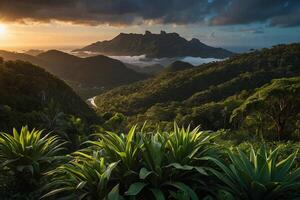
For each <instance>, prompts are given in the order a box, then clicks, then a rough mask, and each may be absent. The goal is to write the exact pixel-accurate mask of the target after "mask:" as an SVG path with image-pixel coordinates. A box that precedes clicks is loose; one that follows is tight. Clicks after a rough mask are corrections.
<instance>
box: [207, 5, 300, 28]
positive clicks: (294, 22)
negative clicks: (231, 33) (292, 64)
mask: <svg viewBox="0 0 300 200" xmlns="http://www.w3.org/2000/svg"><path fill="white" fill-rule="evenodd" d="M253 22H267V23H268V24H269V25H271V26H281V27H288V26H298V25H300V1H299V0H231V1H228V4H227V6H226V8H224V9H222V10H220V12H219V13H218V14H217V15H216V16H215V17H213V18H212V20H211V23H212V24H214V25H232V24H248V23H253Z"/></svg>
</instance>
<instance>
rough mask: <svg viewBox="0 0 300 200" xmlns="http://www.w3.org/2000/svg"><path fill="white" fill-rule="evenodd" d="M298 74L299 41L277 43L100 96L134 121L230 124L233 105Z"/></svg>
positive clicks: (104, 107)
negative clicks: (262, 87) (286, 43)
mask: <svg viewBox="0 0 300 200" xmlns="http://www.w3.org/2000/svg"><path fill="white" fill-rule="evenodd" d="M298 75H300V44H299V43H297V44H290V45H278V46H275V47H273V48H271V49H263V50H261V51H254V52H251V53H246V54H242V55H237V56H235V57H233V58H230V59H227V60H225V61H222V62H215V63H210V64H204V65H201V66H199V67H196V68H193V69H187V70H183V71H176V72H169V73H161V74H160V75H158V76H156V77H154V78H151V79H149V80H145V81H143V82H138V83H134V84H131V85H128V86H123V87H120V88H116V89H113V90H111V91H109V92H107V93H105V94H102V95H99V96H98V97H97V98H96V104H97V107H98V108H97V110H98V112H99V113H105V112H112V113H115V112H120V113H124V114H125V115H128V116H130V117H131V118H130V121H131V122H143V121H145V120H148V121H150V122H153V123H156V122H162V123H164V122H165V123H166V124H168V123H172V122H173V120H176V121H177V122H179V123H180V124H185V125H187V124H190V123H191V124H194V125H198V124H200V125H201V126H202V128H204V129H212V130H217V129H220V128H229V126H232V124H229V118H230V116H231V114H232V110H233V109H235V108H236V107H238V106H239V105H240V104H241V103H242V102H243V101H244V100H245V99H246V98H247V97H248V96H249V95H250V94H252V93H253V90H254V89H255V88H258V87H261V86H263V85H264V84H266V83H269V82H270V81H271V80H272V79H276V78H282V77H292V76H298Z"/></svg>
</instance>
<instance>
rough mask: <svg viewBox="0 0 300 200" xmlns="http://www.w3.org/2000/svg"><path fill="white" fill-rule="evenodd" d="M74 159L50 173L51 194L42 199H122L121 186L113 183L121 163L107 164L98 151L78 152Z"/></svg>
mask: <svg viewBox="0 0 300 200" xmlns="http://www.w3.org/2000/svg"><path fill="white" fill-rule="evenodd" d="M74 156H75V157H74V159H73V160H72V161H70V162H69V163H67V164H64V165H62V166H60V167H58V168H57V169H55V170H53V171H52V172H50V173H49V175H50V176H53V179H52V182H51V183H49V184H48V185H46V187H45V188H44V190H45V191H48V193H46V194H45V195H44V196H43V197H42V199H47V198H48V197H53V198H56V199H57V198H58V199H60V198H61V199H86V200H95V199H112V200H113V199H114V200H118V199H121V197H120V196H119V194H118V185H117V184H113V183H114V181H112V180H111V173H112V171H113V170H114V169H115V167H116V166H117V164H118V163H117V162H113V163H110V164H106V163H105V162H104V158H102V157H101V156H99V154H98V153H97V152H94V154H93V155H88V154H85V153H83V152H77V153H75V154H74Z"/></svg>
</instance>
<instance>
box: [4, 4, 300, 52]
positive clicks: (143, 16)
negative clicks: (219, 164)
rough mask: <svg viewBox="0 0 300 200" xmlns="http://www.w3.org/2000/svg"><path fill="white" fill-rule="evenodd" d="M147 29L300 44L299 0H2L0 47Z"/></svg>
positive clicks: (220, 41)
mask: <svg viewBox="0 0 300 200" xmlns="http://www.w3.org/2000/svg"><path fill="white" fill-rule="evenodd" d="M145 30H150V31H152V32H154V33H156V32H157V33H158V32H159V31H160V30H165V31H167V32H177V33H179V34H181V35H182V36H184V37H185V38H187V39H191V38H193V37H196V38H198V39H200V40H201V41H202V42H204V43H207V44H209V45H213V46H221V47H229V48H230V47H243V46H246V47H254V48H255V47H265V46H266V47H268V46H271V45H274V44H279V43H291V42H300V1H299V0H243V1H241V0H168V1H167V0H43V1H39V0H22V1H20V0H9V1H8V0H1V1H0V49H11V50H20V49H30V48H43V49H45V48H59V49H62V48H70V49H72V48H73V47H80V46H84V45H87V44H89V43H92V42H95V41H98V40H105V39H111V38H113V37H114V36H116V35H117V34H119V33H120V32H126V33H129V32H133V33H144V32H145Z"/></svg>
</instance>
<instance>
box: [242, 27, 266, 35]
mask: <svg viewBox="0 0 300 200" xmlns="http://www.w3.org/2000/svg"><path fill="white" fill-rule="evenodd" d="M239 31H240V32H243V33H253V34H262V33H264V30H263V29H262V28H244V29H240V30H239Z"/></svg>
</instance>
